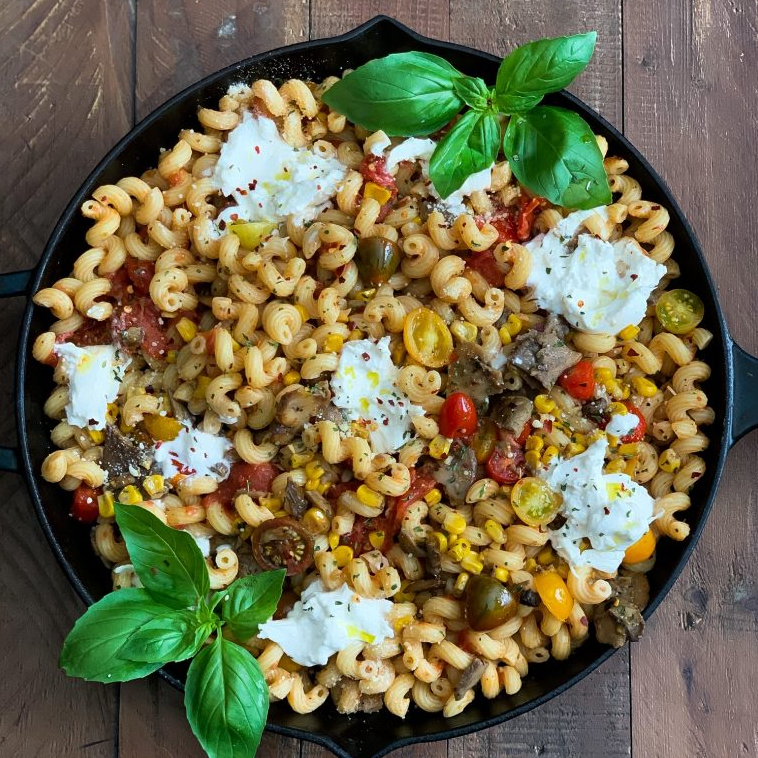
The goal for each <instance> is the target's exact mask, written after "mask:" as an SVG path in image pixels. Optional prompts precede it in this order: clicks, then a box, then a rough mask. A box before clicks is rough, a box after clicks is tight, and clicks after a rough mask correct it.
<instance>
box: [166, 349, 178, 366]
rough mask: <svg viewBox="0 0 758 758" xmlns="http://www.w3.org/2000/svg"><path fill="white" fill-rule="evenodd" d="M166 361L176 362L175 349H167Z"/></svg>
mask: <svg viewBox="0 0 758 758" xmlns="http://www.w3.org/2000/svg"><path fill="white" fill-rule="evenodd" d="M166 363H176V350H169V351H168V352H167V353H166Z"/></svg>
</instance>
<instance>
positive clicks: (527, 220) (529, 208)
mask: <svg viewBox="0 0 758 758" xmlns="http://www.w3.org/2000/svg"><path fill="white" fill-rule="evenodd" d="M541 205H542V198H541V197H533V198H531V199H530V200H527V201H526V202H525V203H523V204H522V206H521V207H520V208H519V212H518V222H517V225H516V233H517V235H518V238H519V240H520V241H521V242H523V241H524V240H528V239H529V238H530V237H531V236H532V224H533V223H534V216H535V214H536V213H537V211H538V210H539V208H540V206H541Z"/></svg>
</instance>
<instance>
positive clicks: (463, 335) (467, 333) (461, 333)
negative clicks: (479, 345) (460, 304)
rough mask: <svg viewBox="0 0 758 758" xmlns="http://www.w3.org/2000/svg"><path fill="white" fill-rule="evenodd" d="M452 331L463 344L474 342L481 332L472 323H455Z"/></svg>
mask: <svg viewBox="0 0 758 758" xmlns="http://www.w3.org/2000/svg"><path fill="white" fill-rule="evenodd" d="M450 331H451V332H452V333H453V336H454V337H457V338H458V339H459V340H460V341H461V342H473V341H474V340H475V339H476V335H477V334H478V332H479V330H478V329H477V328H476V327H475V326H474V325H473V324H472V323H471V322H470V321H453V323H452V324H450Z"/></svg>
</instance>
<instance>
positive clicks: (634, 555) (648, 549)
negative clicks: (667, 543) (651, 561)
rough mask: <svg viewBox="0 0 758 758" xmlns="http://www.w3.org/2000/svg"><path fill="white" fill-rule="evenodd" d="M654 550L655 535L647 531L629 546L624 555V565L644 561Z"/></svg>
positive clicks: (649, 530)
mask: <svg viewBox="0 0 758 758" xmlns="http://www.w3.org/2000/svg"><path fill="white" fill-rule="evenodd" d="M654 550H655V535H654V534H653V530H652V529H648V530H647V531H646V532H645V533H644V534H643V535H642V537H640V538H639V539H638V540H637V542H635V543H634V544H633V545H630V546H629V547H628V548H627V549H626V552H625V553H624V563H640V562H641V561H646V560H647V559H648V558H649V557H650V556H651V555H652V554H653V551H654Z"/></svg>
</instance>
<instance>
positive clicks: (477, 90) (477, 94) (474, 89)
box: [453, 76, 490, 111]
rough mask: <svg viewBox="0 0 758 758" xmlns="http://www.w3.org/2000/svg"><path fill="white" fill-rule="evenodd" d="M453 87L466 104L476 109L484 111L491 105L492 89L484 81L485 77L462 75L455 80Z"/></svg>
mask: <svg viewBox="0 0 758 758" xmlns="http://www.w3.org/2000/svg"><path fill="white" fill-rule="evenodd" d="M453 87H454V88H455V91H456V92H457V93H458V96H459V97H460V98H461V100H463V102H464V103H466V105H469V106H471V107H472V108H473V109H474V110H475V111H483V110H486V109H487V106H488V105H489V98H490V91H489V88H488V87H487V85H486V84H485V83H484V79H480V78H479V77H473V76H462V77H461V78H460V79H456V80H455V81H454V82H453Z"/></svg>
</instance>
